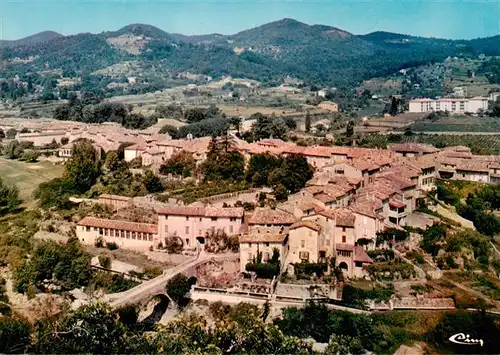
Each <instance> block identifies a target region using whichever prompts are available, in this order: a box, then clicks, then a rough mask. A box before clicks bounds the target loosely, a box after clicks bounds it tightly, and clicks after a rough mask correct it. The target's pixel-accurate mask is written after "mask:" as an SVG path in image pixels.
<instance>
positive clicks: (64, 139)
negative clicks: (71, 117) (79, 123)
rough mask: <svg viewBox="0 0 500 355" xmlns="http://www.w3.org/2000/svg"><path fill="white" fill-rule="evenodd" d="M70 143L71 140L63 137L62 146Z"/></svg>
mask: <svg viewBox="0 0 500 355" xmlns="http://www.w3.org/2000/svg"><path fill="white" fill-rule="evenodd" d="M68 143H69V138H68V137H62V138H61V144H62V145H66V144H68Z"/></svg>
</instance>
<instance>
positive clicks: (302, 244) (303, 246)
mask: <svg viewBox="0 0 500 355" xmlns="http://www.w3.org/2000/svg"><path fill="white" fill-rule="evenodd" d="M305 246H306V241H305V240H301V241H300V247H301V248H305Z"/></svg>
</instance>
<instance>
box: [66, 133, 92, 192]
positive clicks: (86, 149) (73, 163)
mask: <svg viewBox="0 0 500 355" xmlns="http://www.w3.org/2000/svg"><path fill="white" fill-rule="evenodd" d="M64 168H65V169H64V175H63V177H64V179H66V180H67V181H68V182H69V183H71V184H73V186H74V188H75V190H76V191H78V192H79V193H84V192H86V191H88V190H89V189H90V188H91V187H92V186H93V185H94V184H95V183H96V181H97V178H98V177H99V175H100V174H101V169H100V164H99V156H98V154H97V151H96V150H95V148H94V147H93V146H92V143H90V142H89V141H87V140H82V141H79V142H77V143H75V145H74V146H73V155H72V157H71V158H70V159H69V160H68V161H67V163H66V165H65V166H64Z"/></svg>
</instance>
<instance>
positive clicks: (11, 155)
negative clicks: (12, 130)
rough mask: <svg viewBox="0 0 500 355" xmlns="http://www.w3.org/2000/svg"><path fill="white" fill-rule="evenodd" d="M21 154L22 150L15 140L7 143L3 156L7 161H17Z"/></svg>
mask: <svg viewBox="0 0 500 355" xmlns="http://www.w3.org/2000/svg"><path fill="white" fill-rule="evenodd" d="M23 153H24V152H23V148H22V147H21V144H20V143H19V142H18V141H17V140H13V141H11V142H9V144H8V145H7V147H5V151H4V154H5V156H6V157H7V158H8V159H19V158H20V157H21V156H22V155H23Z"/></svg>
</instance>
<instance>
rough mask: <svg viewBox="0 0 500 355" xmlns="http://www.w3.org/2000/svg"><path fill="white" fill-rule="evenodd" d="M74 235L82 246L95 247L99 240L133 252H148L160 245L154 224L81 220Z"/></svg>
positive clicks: (92, 218)
mask: <svg viewBox="0 0 500 355" xmlns="http://www.w3.org/2000/svg"><path fill="white" fill-rule="evenodd" d="M76 235H77V236H78V239H79V240H80V242H81V243H83V244H87V245H95V244H96V242H97V241H98V240H99V239H100V238H101V239H102V241H103V242H104V243H116V244H117V245H118V246H119V247H120V248H124V249H134V250H148V249H150V248H152V247H154V246H155V245H158V243H160V239H159V237H158V226H157V225H156V224H149V223H135V222H128V221H118V220H111V219H103V218H95V217H85V218H84V219H82V220H81V221H80V222H79V223H78V224H77V226H76Z"/></svg>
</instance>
